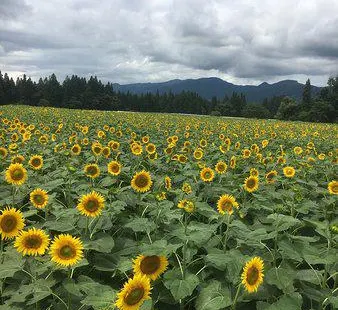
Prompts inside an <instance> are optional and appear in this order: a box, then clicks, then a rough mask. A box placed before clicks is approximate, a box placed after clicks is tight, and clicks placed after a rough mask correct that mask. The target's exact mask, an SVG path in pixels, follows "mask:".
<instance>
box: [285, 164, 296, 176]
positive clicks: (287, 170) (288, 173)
mask: <svg viewBox="0 0 338 310" xmlns="http://www.w3.org/2000/svg"><path fill="white" fill-rule="evenodd" d="M283 173H284V175H285V176H286V177H287V178H293V177H294V175H295V173H296V170H295V168H293V167H290V166H288V167H284V168H283Z"/></svg>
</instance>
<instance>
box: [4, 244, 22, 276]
mask: <svg viewBox="0 0 338 310" xmlns="http://www.w3.org/2000/svg"><path fill="white" fill-rule="evenodd" d="M23 265H24V260H23V258H22V256H21V255H19V254H18V253H17V251H16V250H15V249H14V248H12V249H8V250H7V251H6V252H5V253H4V254H3V263H2V264H0V279H3V278H7V277H13V276H14V274H15V273H16V272H17V271H19V270H21V269H22V268H23Z"/></svg>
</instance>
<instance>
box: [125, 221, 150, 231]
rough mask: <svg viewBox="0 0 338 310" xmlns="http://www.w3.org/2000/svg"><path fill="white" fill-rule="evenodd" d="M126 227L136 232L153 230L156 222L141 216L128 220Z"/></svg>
mask: <svg viewBox="0 0 338 310" xmlns="http://www.w3.org/2000/svg"><path fill="white" fill-rule="evenodd" d="M125 227H127V228H131V229H132V230H133V231H134V232H148V233H150V232H152V231H153V230H155V229H156V224H155V223H154V222H152V221H150V220H148V219H147V218H144V217H139V218H135V219H133V220H131V221H130V222H128V223H127V224H126V225H125Z"/></svg>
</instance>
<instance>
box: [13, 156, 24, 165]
mask: <svg viewBox="0 0 338 310" xmlns="http://www.w3.org/2000/svg"><path fill="white" fill-rule="evenodd" d="M24 160H25V157H23V156H22V155H15V156H13V157H12V159H11V163H12V164H22V163H23V161H24Z"/></svg>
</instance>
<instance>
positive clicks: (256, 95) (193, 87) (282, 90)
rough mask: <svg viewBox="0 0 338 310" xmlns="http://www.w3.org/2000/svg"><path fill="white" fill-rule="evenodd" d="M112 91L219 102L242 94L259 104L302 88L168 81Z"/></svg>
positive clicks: (291, 82) (281, 84) (294, 83)
mask: <svg viewBox="0 0 338 310" xmlns="http://www.w3.org/2000/svg"><path fill="white" fill-rule="evenodd" d="M113 88H114V90H115V91H118V90H119V91H121V92H128V91H129V92H130V93H134V94H145V93H153V94H155V93H156V92H157V91H158V92H159V93H160V94H163V93H169V92H170V91H171V92H172V93H174V94H177V93H181V92H182V91H192V92H196V93H198V94H199V95H200V96H201V97H203V98H205V99H208V100H210V99H211V98H212V97H213V96H216V97H217V98H223V97H224V95H227V96H229V97H230V96H231V95H232V93H233V92H236V93H243V94H244V95H245V96H246V99H247V101H248V102H257V103H258V102H262V101H263V100H264V98H271V97H273V96H282V95H285V96H289V97H293V98H295V99H300V98H301V97H302V93H303V88H304V84H301V83H298V82H297V81H294V80H283V81H280V82H277V83H273V84H269V83H266V82H264V83H262V84H260V85H258V86H254V85H235V84H232V83H229V82H226V81H224V80H222V79H219V78H216V77H211V78H201V79H188V80H177V79H176V80H171V81H167V82H162V83H136V84H125V85H120V84H113ZM320 89H321V87H317V86H312V95H315V94H317V93H318V92H319V91H320Z"/></svg>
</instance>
